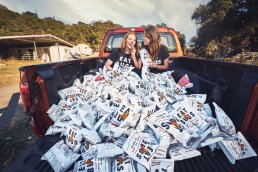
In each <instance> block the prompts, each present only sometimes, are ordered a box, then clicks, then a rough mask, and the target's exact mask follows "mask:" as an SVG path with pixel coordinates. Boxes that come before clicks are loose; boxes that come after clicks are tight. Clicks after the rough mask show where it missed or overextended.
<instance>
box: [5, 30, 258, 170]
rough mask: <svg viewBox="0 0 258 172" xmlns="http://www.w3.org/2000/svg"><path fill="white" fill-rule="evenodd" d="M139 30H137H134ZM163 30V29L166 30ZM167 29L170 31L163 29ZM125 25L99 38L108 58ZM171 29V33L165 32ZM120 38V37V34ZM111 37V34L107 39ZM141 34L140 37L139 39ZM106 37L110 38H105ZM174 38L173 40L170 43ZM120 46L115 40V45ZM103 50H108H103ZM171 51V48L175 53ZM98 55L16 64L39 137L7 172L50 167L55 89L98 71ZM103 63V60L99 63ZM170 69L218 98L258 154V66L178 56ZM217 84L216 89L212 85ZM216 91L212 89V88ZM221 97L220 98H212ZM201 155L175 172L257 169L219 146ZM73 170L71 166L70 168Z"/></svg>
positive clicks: (28, 112)
mask: <svg viewBox="0 0 258 172" xmlns="http://www.w3.org/2000/svg"><path fill="white" fill-rule="evenodd" d="M138 29H139V30H140V31H139V32H140V33H141V34H142V32H143V30H142V29H141V28H135V31H137V30H138ZM164 30H165V28H164ZM167 30H169V29H167ZM118 31H120V32H122V33H125V30H123V29H120V30H119V29H117V30H111V31H110V33H111V32H112V33H113V32H114V34H110V33H108V34H107V35H106V37H105V39H104V41H103V44H102V47H101V51H102V54H100V56H101V57H103V56H108V54H106V53H108V52H109V49H107V48H105V47H108V48H110V46H109V45H111V48H114V47H116V46H117V45H116V44H114V42H116V40H115V38H119V37H120V39H121V38H122V37H123V36H121V35H122V34H121V35H119V33H120V32H118ZM169 33H171V32H169ZM172 33H173V34H171V35H173V36H174V37H172V38H171V39H174V41H176V42H177V43H176V44H173V45H174V48H172V49H171V51H172V52H171V53H172V55H173V53H174V55H175V56H181V53H182V52H181V48H180V44H179V42H178V38H177V37H176V36H175V35H174V31H173V32H172ZM117 34H118V35H119V36H118V35H117ZM111 37H112V38H111ZM139 38H140V37H139ZM109 40H110V42H109ZM172 42H173V41H172ZM118 45H119V44H118ZM105 49H107V50H106V51H107V52H105ZM173 51H174V52H173ZM99 58H100V57H96V58H89V59H83V60H73V61H65V62H57V63H47V64H40V65H32V66H23V67H21V68H20V73H21V75H20V76H21V81H20V94H21V97H22V102H23V104H24V108H25V111H26V115H27V116H28V118H29V121H30V126H31V127H32V129H33V131H34V132H35V134H37V135H38V136H39V137H40V138H41V139H39V141H38V142H36V143H35V144H34V145H33V146H32V147H30V148H29V149H28V150H26V151H24V153H22V154H21V155H20V156H19V157H17V158H16V160H15V161H14V162H13V163H12V165H11V166H9V168H7V171H11V172H16V171H17V172H18V171H44V172H49V171H53V169H52V167H51V166H50V165H49V163H48V162H47V161H42V160H41V159H40V158H41V157H42V155H43V154H44V153H45V152H46V151H47V150H49V149H50V148H51V147H52V146H53V145H54V144H55V143H56V142H57V141H59V140H60V139H61V138H60V137H59V136H58V135H54V136H44V133H45V132H46V130H47V129H48V127H49V126H50V125H52V124H53V121H52V120H51V119H50V118H49V117H48V115H47V113H46V112H47V110H48V109H49V107H50V106H51V105H52V104H56V103H58V102H59V100H60V98H59V96H58V93H57V92H58V90H61V89H64V88H67V87H70V86H71V85H72V84H73V82H74V80H75V79H77V78H79V79H82V78H83V76H84V75H86V74H92V73H93V72H95V71H97V70H98V68H99V66H101V65H103V64H99V63H100V61H99ZM102 63H103V62H102ZM170 70H175V71H176V72H175V73H174V74H173V77H174V78H175V80H176V81H178V80H179V78H181V77H182V76H183V75H184V74H188V76H189V78H190V81H191V82H192V83H193V84H194V87H193V88H191V89H190V90H189V92H191V93H206V94H207V97H208V99H207V102H208V103H209V102H212V101H215V102H217V103H218V104H219V105H220V106H221V107H222V108H223V110H224V111H225V112H226V113H227V114H228V116H229V117H230V118H231V120H232V121H233V123H234V124H235V127H236V130H237V131H241V132H242V133H243V135H244V136H245V137H246V138H247V140H248V141H249V143H250V144H251V145H252V147H253V148H254V149H255V151H256V153H258V125H257V124H258V67H257V66H249V65H243V64H233V63H228V62H218V61H212V60H205V59H197V58H189V57H180V58H177V59H175V60H174V61H173V62H171V63H170ZM215 88H216V89H215ZM214 90H216V91H214ZM216 95H219V98H216ZM200 151H201V154H202V155H201V156H198V157H195V158H191V159H186V160H182V161H176V162H175V168H174V170H175V171H176V172H177V171H178V172H179V171H180V172H189V171H191V172H192V171H193V172H207V171H209V172H210V171H212V172H233V171H234V172H240V171H244V172H249V171H250V172H251V171H252V172H255V171H258V158H257V157H252V158H248V159H243V160H238V161H237V162H236V164H234V165H233V164H231V163H230V162H229V161H228V160H227V158H226V156H225V155H224V154H223V152H222V151H221V150H215V151H213V152H211V151H210V150H208V149H206V148H204V149H200ZM71 169H72V168H71Z"/></svg>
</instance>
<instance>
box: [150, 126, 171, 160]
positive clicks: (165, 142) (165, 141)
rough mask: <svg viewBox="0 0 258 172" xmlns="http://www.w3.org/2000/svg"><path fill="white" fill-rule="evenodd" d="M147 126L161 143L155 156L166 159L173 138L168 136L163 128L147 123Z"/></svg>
mask: <svg viewBox="0 0 258 172" xmlns="http://www.w3.org/2000/svg"><path fill="white" fill-rule="evenodd" d="M146 123H147V125H148V126H149V127H150V128H151V129H152V130H153V132H154V134H155V136H156V138H157V139H158V141H159V145H158V147H157V149H156V152H155V154H154V157H155V158H166V156H167V150H168V147H169V145H170V144H171V143H172V142H173V140H174V139H173V137H172V136H171V135H170V134H168V133H167V132H166V131H165V130H164V129H163V128H161V127H158V126H156V125H153V124H152V123H149V122H146Z"/></svg>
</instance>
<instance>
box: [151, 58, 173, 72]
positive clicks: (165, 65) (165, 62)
mask: <svg viewBox="0 0 258 172" xmlns="http://www.w3.org/2000/svg"><path fill="white" fill-rule="evenodd" d="M163 63H164V64H163V65H157V64H156V63H152V64H151V65H150V67H152V68H156V69H158V70H168V68H169V61H168V58H166V59H165V60H163Z"/></svg>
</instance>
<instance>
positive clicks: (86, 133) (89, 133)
mask: <svg viewBox="0 0 258 172" xmlns="http://www.w3.org/2000/svg"><path fill="white" fill-rule="evenodd" d="M81 133H82V135H83V137H84V138H85V139H86V140H87V141H89V142H90V143H92V144H97V143H100V142H101V138H100V137H99V135H98V133H97V132H96V131H95V130H88V129H86V128H81Z"/></svg>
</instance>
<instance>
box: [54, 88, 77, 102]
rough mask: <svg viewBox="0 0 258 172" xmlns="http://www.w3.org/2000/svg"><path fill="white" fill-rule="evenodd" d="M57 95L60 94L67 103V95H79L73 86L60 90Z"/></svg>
mask: <svg viewBox="0 0 258 172" xmlns="http://www.w3.org/2000/svg"><path fill="white" fill-rule="evenodd" d="M57 93H58V95H59V97H60V99H61V100H64V101H66V100H67V95H70V94H76V93H78V90H77V89H76V87H75V86H72V87H68V88H65V89H62V90H59V91H58V92H57Z"/></svg>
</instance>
